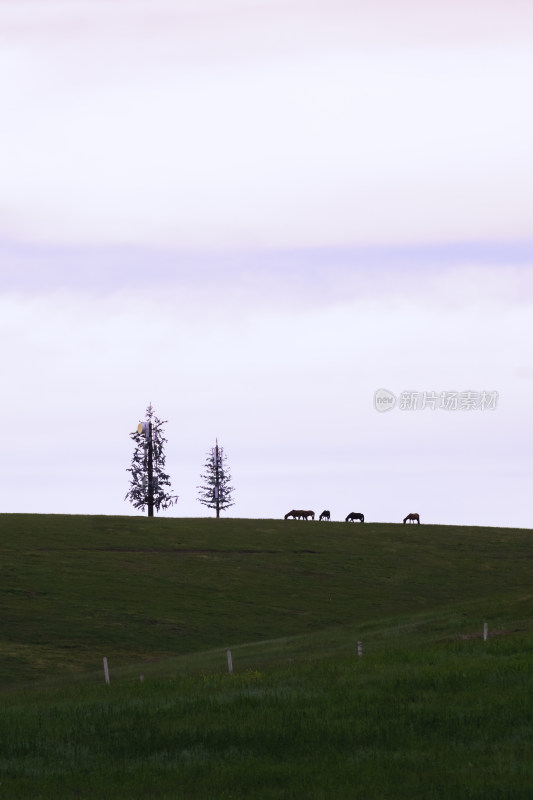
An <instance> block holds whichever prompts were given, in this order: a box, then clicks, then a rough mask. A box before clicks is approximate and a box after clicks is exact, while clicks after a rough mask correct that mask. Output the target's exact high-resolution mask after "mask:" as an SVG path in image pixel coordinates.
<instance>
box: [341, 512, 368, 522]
mask: <svg viewBox="0 0 533 800" xmlns="http://www.w3.org/2000/svg"><path fill="white" fill-rule="evenodd" d="M356 520H359V522H364V521H365V515H364V514H358V513H357V512H356V511H352V513H351V514H348V516H347V517H346V519H345V520H344V521H345V522H355V521H356Z"/></svg>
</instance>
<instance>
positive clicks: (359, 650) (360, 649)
mask: <svg viewBox="0 0 533 800" xmlns="http://www.w3.org/2000/svg"><path fill="white" fill-rule="evenodd" d="M357 655H358V656H362V655H363V642H357Z"/></svg>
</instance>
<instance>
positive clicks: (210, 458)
mask: <svg viewBox="0 0 533 800" xmlns="http://www.w3.org/2000/svg"><path fill="white" fill-rule="evenodd" d="M204 469H205V472H204V473H203V474H202V475H200V477H201V478H202V480H203V481H204V483H203V484H202V485H201V486H197V487H196V488H197V489H199V490H200V492H199V494H200V496H199V497H198V502H199V503H202V505H204V506H207V507H208V508H214V509H216V512H217V519H218V518H219V517H220V512H221V511H225V510H226V508H229V507H230V506H233V505H235V503H234V501H233V495H232V493H233V492H234V491H235V489H234V488H233V486H230V481H231V475H230V474H229V471H228V468H227V466H226V456H225V454H224V448H223V447H219V445H218V439H217V440H216V444H215V446H214V447H212V448H211V450H210V451H209V452H208V453H207V459H206V462H205V465H204Z"/></svg>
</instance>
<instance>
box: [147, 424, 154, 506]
mask: <svg viewBox="0 0 533 800" xmlns="http://www.w3.org/2000/svg"><path fill="white" fill-rule="evenodd" d="M152 454H153V445H152V423H151V422H150V424H149V433H148V516H149V517H153V516H154V464H153V455H152Z"/></svg>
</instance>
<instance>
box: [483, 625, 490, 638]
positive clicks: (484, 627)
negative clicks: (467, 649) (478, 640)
mask: <svg viewBox="0 0 533 800" xmlns="http://www.w3.org/2000/svg"><path fill="white" fill-rule="evenodd" d="M488 635H489V626H488V625H487V623H486V622H485V623H484V625H483V641H484V642H486V641H487V637H488Z"/></svg>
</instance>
